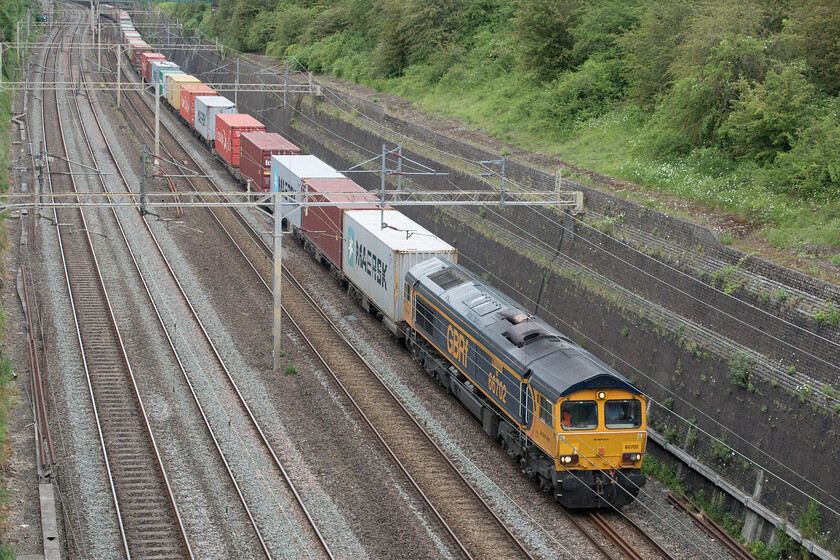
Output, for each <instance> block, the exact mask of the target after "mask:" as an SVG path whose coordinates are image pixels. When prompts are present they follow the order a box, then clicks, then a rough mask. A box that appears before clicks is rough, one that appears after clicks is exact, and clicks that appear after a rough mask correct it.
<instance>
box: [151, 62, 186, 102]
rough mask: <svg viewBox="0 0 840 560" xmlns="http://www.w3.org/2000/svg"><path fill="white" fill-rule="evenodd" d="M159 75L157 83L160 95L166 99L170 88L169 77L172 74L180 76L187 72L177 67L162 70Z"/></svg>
mask: <svg viewBox="0 0 840 560" xmlns="http://www.w3.org/2000/svg"><path fill="white" fill-rule="evenodd" d="M158 74H159V79H158V83H157V88H158V95H160V96H161V97H163V98H164V99H166V94H167V91H168V89H167V88H168V85H169V75H170V74H179V75H180V74H186V72H184V71H183V70H181V69H180V68H178V67H177V66H171V67H164V68H161V69H160V71H159V72H158Z"/></svg>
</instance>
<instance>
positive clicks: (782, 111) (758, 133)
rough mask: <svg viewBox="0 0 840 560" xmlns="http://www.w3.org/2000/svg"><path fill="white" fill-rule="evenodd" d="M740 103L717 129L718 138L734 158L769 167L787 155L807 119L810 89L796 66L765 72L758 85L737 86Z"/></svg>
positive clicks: (736, 103)
mask: <svg viewBox="0 0 840 560" xmlns="http://www.w3.org/2000/svg"><path fill="white" fill-rule="evenodd" d="M739 90H740V99H738V100H736V101H735V102H734V103H733V110H732V113H731V114H730V115H729V117H728V118H727V120H726V122H725V124H724V125H723V126H722V127H721V131H720V135H721V137H722V138H723V139H724V141H725V142H727V143H728V144H729V145H730V146H731V150H732V154H733V155H734V156H735V157H748V158H750V159H753V160H755V161H757V162H759V163H762V164H765V163H772V162H773V160H774V159H775V158H776V156H777V155H778V154H779V153H782V152H787V151H790V149H791V147H792V146H793V144H794V143H795V142H796V138H797V135H798V132H799V130H800V129H801V128H802V125H803V124H804V123H805V122H806V119H807V118H808V117H809V116H810V112H811V107H812V103H813V97H814V86H813V85H812V84H811V83H809V82H808V80H806V79H805V76H804V68H803V67H802V65H799V64H790V65H785V66H783V67H781V68H779V69H775V70H771V71H770V72H768V74H767V77H766V78H765V80H764V81H763V82H761V83H757V84H754V85H753V84H749V83H748V82H746V81H745V80H742V81H741V82H740V84H739Z"/></svg>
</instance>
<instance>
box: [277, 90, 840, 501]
mask: <svg viewBox="0 0 840 560" xmlns="http://www.w3.org/2000/svg"><path fill="white" fill-rule="evenodd" d="M336 106H337V105H336ZM293 109H294V108H293ZM295 111H296V113H297V114H298V115H299V116H302V117H304V118H308V117H306V115H304V114H302V112H300V111H298V110H296V109H295ZM363 117H364V118H367V117H366V116H364V115H363ZM372 122H375V121H372ZM377 126H378V127H379V128H381V129H383V130H386V127H384V125H381V124H379V123H377ZM322 128H323V127H322ZM325 130H326V129H325ZM327 132H329V133H331V134H335V133H334V132H333V131H329V130H328V131H327ZM336 136H338V135H337V134H336ZM343 140H345V141H346V139H343ZM412 141H414V140H412ZM415 142H416V141H415ZM348 143H349V144H351V145H355V146H356V147H357V148H359V149H362V150H365V151H367V152H368V153H371V154H375V152H373V151H371V150H367V149H365V148H363V147H361V146H358V145H356V144H354V143H352V142H348ZM430 149H435V150H437V148H434V147H430ZM437 151H440V150H437ZM448 155H450V156H453V154H448ZM454 157H459V158H460V156H454ZM460 159H462V161H466V162H469V163H475V162H472V161H471V160H467V159H466V158H460ZM491 211H492V210H491ZM587 225H588V224H587ZM631 248H632V247H631ZM642 254H645V253H642ZM645 256H647V257H648V258H652V257H651V256H650V255H645ZM677 272H679V273H682V274H685V273H683V272H682V271H679V270H677ZM695 280H697V279H695ZM698 281H699V280H698ZM520 293H521V292H520ZM523 295H524V294H523ZM726 295H729V296H730V297H734V296H731V294H726ZM759 310H760V308H759ZM760 311H762V312H764V313H767V312H766V311H764V310H760ZM770 315H771V316H773V315H772V314H770ZM553 316H554V315H553ZM555 317H556V316H555ZM774 317H775V316H774ZM558 319H559V318H558ZM564 324H565V322H564ZM569 326H570V327H571V325H569ZM794 327H797V326H796V325H794ZM572 328H573V327H572ZM575 330H577V329H575ZM578 332H579V331H578ZM580 334H583V333H580ZM593 342H594V341H593ZM602 348H603V347H602ZM603 349H604V350H605V351H607V352H608V353H609V354H610V355H612V356H614V357H615V358H618V359H619V360H621V358H620V357H618V356H616V355H615V354H613V353H612V352H610V351H609V350H607V349H606V348H603ZM621 361H622V363H625V365H627V366H628V367H630V368H632V369H634V370H635V371H636V372H638V373H639V374H640V375H642V376H643V377H645V378H647V379H650V380H651V381H654V382H655V380H653V379H651V378H650V377H649V376H647V375H645V374H644V373H643V372H641V371H639V370H638V369H637V368H635V367H633V366H632V365H631V364H627V363H626V362H625V361H624V360H621ZM657 384H658V385H659V386H660V387H662V388H663V389H665V390H666V391H668V392H669V393H670V394H672V395H674V396H675V397H677V398H679V399H680V400H681V401H682V402H684V403H686V404H687V405H688V406H689V407H691V408H694V409H695V410H697V411H698V412H701V414H703V415H704V416H706V417H707V418H708V419H709V420H711V421H712V422H714V423H715V424H717V425H719V426H721V427H722V428H723V429H724V430H726V431H730V432H731V430H729V429H728V428H726V426H723V424H721V423H720V422H717V421H716V420H715V419H713V418H711V417H709V416H708V415H706V414H705V413H703V411H702V410H700V409H698V408H697V407H695V406H694V405H692V404H691V403H689V402H688V401H686V400H685V399H683V398H682V397H680V396H679V395H678V394H676V393H674V392H673V391H670V389H668V388H667V387H664V386H663V385H662V384H660V383H658V382H657ZM675 416H677V417H678V418H679V419H681V420H682V421H683V422H686V423H687V424H688V425H690V426H691V427H692V428H697V429H699V428H698V427H696V426H694V425H693V424H691V423H690V422H688V421H687V420H686V419H685V418H683V417H681V416H679V415H676V414H675ZM700 431H701V432H702V433H704V434H705V435H708V436H709V437H710V438H712V439H714V440H718V438H716V437H715V436H712V435H711V434H709V433H708V432H706V431H705V430H700ZM731 433H733V434H734V435H735V436H736V437H738V438H739V439H741V440H743V441H744V442H746V443H748V444H749V445H751V446H752V447H754V448H756V447H755V446H754V444H752V443H751V442H749V441H747V440H745V439H744V438H742V437H741V436H739V435H738V434H735V433H734V432H731ZM756 449H757V448H756ZM757 450H758V451H759V452H760V453H762V454H764V455H765V456H767V457H768V458H770V459H771V460H772V461H775V462H777V463H779V464H780V465H782V466H783V467H784V468H786V469H788V470H790V469H789V467H787V466H786V465H784V464H783V463H781V462H780V461H778V460H777V459H775V458H773V457H770V456H769V455H768V454H766V452H764V451H763V450H760V449H757ZM739 455H740V456H741V457H742V458H743V459H745V460H747V461H749V462H750V463H751V464H755V465H756V466H758V467H759V468H763V469H765V470H768V469H766V467H764V466H762V465H760V464H758V463H757V462H756V461H754V460H752V459H749V458H747V457H745V456H744V455H743V454H741V453H739ZM768 472H769V473H770V474H771V475H774V476H777V475H775V473H773V472H772V471H770V470H768ZM800 477H801V475H800ZM803 480H805V479H804V478H803ZM806 482H808V483H809V484H811V485H814V484H813V483H810V481H807V480H806ZM786 484H789V483H787V482H786ZM814 486H816V487H817V488H819V489H820V490H822V491H824V490H823V489H822V488H820V487H819V486H817V485H814ZM797 490H799V489H797ZM800 491H801V490H800ZM803 493H804V492H803ZM806 495H808V494H806ZM809 497H811V496H809ZM831 497H832V498H834V499H837V498H835V497H834V496H831ZM823 505H824V504H823ZM828 509H830V508H828ZM832 511H833V510H832ZM835 513H836V512H835Z"/></svg>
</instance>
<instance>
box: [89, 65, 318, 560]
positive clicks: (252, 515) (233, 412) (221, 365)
mask: <svg viewBox="0 0 840 560" xmlns="http://www.w3.org/2000/svg"><path fill="white" fill-rule="evenodd" d="M83 83H84V80H83ZM93 116H94V120H95V121H96V123H97V125H98V127H99V131H100V133H101V134H102V137H103V139H104V142H105V144H106V148H107V151H108V152H109V156H110V158H111V159H112V160H113V162H114V165H115V166H116V168H117V172H118V174H119V176H120V179H121V181H122V183H123V186H124V187H125V191H126V192H128V191H130V188H129V182H128V180H127V179H126V177H125V175H124V174H123V171H122V170H121V169H120V165H119V162H118V160H117V158H116V157H115V155H114V152H113V149H112V147H111V145H110V143H108V140H107V137H106V136H105V134H104V132H103V131H102V126H101V123H100V122H99V118H98V116H97V115H96V113H95V112H94V113H93ZM103 186H104V185H103ZM114 217H115V219H116V221H117V226H118V228H119V230H120V232H121V233H122V235H123V239H124V241H125V243H126V246H127V247H128V248H129V251H132V250H131V247H130V244H129V241H128V239H127V238H126V234H125V231H124V229H123V226H122V224H121V223H120V222H121V220H120V218H119V217H118V216H117V214H116V212H114ZM143 223H144V225H145V228H146V231H147V232H148V234H149V235H150V237H151V239H152V240H153V244H154V245H155V247H156V249H155V250H156V253H157V254H158V255H160V257H161V258H162V259H163V261H164V263H165V267H166V269H167V270H168V272H169V273H170V275H171V278H172V279H173V281H174V283H175V285H176V286H177V291H178V292H179V293H180V296H181V297H182V302H183V306H184V308H183V309H182V311H183V313H182V314H181V315H179V316H184V315H186V316H189V317H190V319H191V320H192V321H194V326H195V330H196V335H197V337H195V338H198V339H201V341H202V342H201V343H203V344H206V345H207V347H208V354H210V355H211V356H212V358H211V360H214V361H215V363H214V364H212V365H211V364H208V363H205V364H203V366H202V368H205V369H208V370H212V368H213V367H215V368H217V369H216V370H215V371H213V372H212V373H213V374H215V375H216V377H218V378H219V379H222V380H226V381H227V385H224V386H223V387H218V386H217V387H215V388H214V389H213V391H214V393H215V396H216V399H217V400H218V401H219V403H218V404H220V403H221V402H225V403H228V404H230V405H233V406H231V407H230V408H227V409H226V410H224V411H223V412H222V416H224V417H225V418H226V419H227V420H228V422H229V423H228V425H227V427H228V431H230V430H229V428H230V426H231V424H238V425H239V426H240V430H244V431H247V432H248V434H247V435H243V434H242V431H240V432H239V433H238V436H237V437H240V438H241V439H243V440H247V439H248V438H249V437H250V438H251V441H250V445H247V449H248V451H247V452H246V455H249V456H252V455H259V454H262V455H263V457H262V458H261V460H262V462H261V463H260V464H263V465H274V466H275V467H276V469H277V471H278V473H279V474H280V475H281V479H282V480H283V481H284V483H285V484H286V485H287V487H288V490H289V491H290V492H291V494H292V495H293V496H294V500H295V501H297V503H298V505H299V507H300V509H301V511H302V515H303V516H304V517H305V518H306V519H307V521H308V523H309V525H310V527H311V531H312V533H313V537H312V540H313V542H316V543H317V544H316V545H315V546H316V547H320V549H321V550H322V552H323V553H324V556H325V557H327V558H333V555H332V552H331V551H330V548H329V546H328V544H327V543H326V541H325V539H324V538H323V536H322V535H321V533H320V530H319V529H318V527H317V525H316V524H315V522H314V520H313V519H312V517H311V515H310V513H309V511H308V510H307V508H306V506H305V504H304V503H303V501H302V499H301V497H300V495H299V493H298V490H297V489H296V488H295V485H294V484H293V483H292V481H291V479H290V478H289V476H288V474H287V473H286V470H285V468H284V466H283V464H282V463H281V461H280V460H279V458H278V455H277V453H276V452H275V451H274V449H273V447H272V446H271V444H270V443H269V442H268V439H267V437H266V435H265V433H264V431H263V429H262V427H261V426H260V424H259V423H258V422H257V420H256V418H255V416H254V414H253V413H252V411H251V409H250V408H249V407H248V404H247V403H246V402H245V399H244V397H243V396H242V394H241V392H240V391H239V388H238V387H237V385H236V382H235V381H234V379H233V377H232V376H231V373H230V370H229V369H228V367H227V365H226V364H225V362H224V360H223V359H222V357H221V356H220V354H219V352H218V350H217V349H216V347H215V345H214V344H213V342H212V340H211V338H210V336H209V334H208V332H207V330H206V328H205V327H204V325H203V324H202V322H201V319H200V318H199V316H198V313H197V312H196V310H195V308H194V307H193V305H192V303H191V302H190V298H189V297H188V295H187V294H186V292H185V290H184V289H183V287H182V286H181V285H180V282H179V281H178V278H177V275H176V274H175V272H174V270H173V269H172V267H171V266H170V263H169V262H168V260H166V257H165V255H164V253H163V250H162V248H161V246H160V243H159V242H158V239H157V237H156V236H155V233H154V232H153V230H152V228H151V227H150V224H149V222H148V220H146V219H145V218H144V220H143ZM132 259H133V260H134V265H135V268H136V269H137V272H138V274H139V276H140V279H141V281H142V282H143V285H144V287H145V289H146V292H147V295H148V297H149V299H150V301H151V304H152V306H153V308H154V310H155V312H156V314H157V316H158V319H159V321H160V323H161V326H162V328H163V329H164V332H165V334H166V337H167V338H168V339H169V342H170V346H171V348H172V350H173V353H174V354H175V358H176V360H177V361H178V364H179V366H180V368H181V372H182V374H183V375H184V377H185V381H186V383H187V385H188V387H189V392H190V393H191V395H192V397H193V399H194V401H195V404H196V406H197V407H198V410H199V413H200V414H201V416H202V418H203V420H204V423H205V426H206V428H207V430H208V432H209V434H210V437H211V439H212V442H213V445H214V446H215V448H216V450H217V452H218V454H219V456H220V458H221V460H222V462H223V463H224V466H225V469H226V470H227V473H228V475H229V477H230V479H231V482H232V484H233V486H234V487H235V490H236V493H237V495H238V497H239V499H240V502H241V503H242V505H243V508H244V509H245V511H246V514H247V517H248V518H249V520H250V522H251V524H252V527H253V529H254V531H255V534H256V536H257V539H258V540H259V542H260V546H261V548H262V550H263V552H264V554H265V556H266V557H268V558H272V557H273V556H274V555H275V554H274V553H273V552H272V550H270V549H271V548H272V547H271V546H270V545H269V544H268V542H267V538H266V537H265V535H264V533H266V532H272V531H274V532H276V531H278V530H279V528H280V527H281V526H282V524H278V523H277V517H279V515H278V516H275V517H266V516H265V515H263V516H262V519H259V518H260V517H261V516H260V515H259V514H258V513H257V512H254V511H253V508H251V507H249V504H248V498H247V497H246V496H245V495H244V494H245V493H246V492H245V491H244V490H243V485H242V479H243V478H248V477H254V478H257V479H261V478H264V476H263V475H264V474H265V473H254V472H243V471H242V470H241V467H240V470H239V472H238V474H235V473H234V472H233V471H234V470H236V469H235V467H233V466H232V465H231V464H230V463H229V461H228V458H227V456H226V453H225V451H224V450H223V449H222V448H223V447H224V444H223V443H222V442H221V440H222V439H224V438H220V437H219V436H218V432H219V430H218V429H214V427H213V425H212V424H213V420H212V417H213V416H214V411H212V410H208V408H207V407H206V406H205V405H203V404H202V402H201V398H200V397H199V395H198V394H197V388H196V383H195V380H193V379H191V378H190V375H189V374H188V373H187V371H186V368H185V366H184V363H183V362H182V360H181V358H180V357H179V356H178V351H177V350H176V345H175V343H174V341H173V339H172V337H171V333H170V330H171V325H170V326H169V327H167V324H166V320H165V319H164V318H163V317H162V316H161V312H160V309H159V308H158V306H157V305H156V303H155V298H154V297H153V295H152V293H151V290H150V287H149V285H148V284H147V282H146V280H145V279H144V278H143V273H142V271H141V267H140V265H139V264H138V262H137V259H136V258H135V255H134V253H133V251H132ZM175 328H180V329H182V330H183V329H184V328H185V327H184V325H183V324H181V326H180V327H179V326H178V325H175ZM201 343H198V342H196V344H201ZM219 393H223V394H219ZM237 405H238V406H237ZM215 416H217V417H218V416H219V414H218V413H216V414H215ZM217 423H218V418H217ZM243 426H244V427H243ZM217 427H218V426H217ZM243 448H245V444H243ZM264 491H265V493H266V494H267V495H269V496H270V497H271V496H273V491H272V489H271V488H270V487H267V488H265V489H264ZM289 529H290V531H289V532H290V533H294V534H297V530H296V529H294V528H289ZM302 546H304V547H303V548H300V549H299V550H298V552H299V553H300V554H301V555H311V548H312V547H309V546H307V545H302ZM274 552H275V553H276V554H278V555H279V554H280V553H282V552H283V551H279V550H278V551H274Z"/></svg>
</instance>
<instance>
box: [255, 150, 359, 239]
mask: <svg viewBox="0 0 840 560" xmlns="http://www.w3.org/2000/svg"><path fill="white" fill-rule="evenodd" d="M344 178H345V177H344V175H342V174H341V173H339V172H338V171H336V170H335V169H333V168H332V167H330V166H329V165H327V164H326V163H324V162H323V161H321V160H320V159H318V158H317V157H315V156H313V155H305V156H304V155H299V156H271V192H278V191H279V192H283V193H289V194H285V195H283V200H282V201H281V204H282V215H283V217H284V218H286V221H288V222H289V223H290V224H291V225H293V226H294V227H298V228H299V227H300V225H301V224H300V208H299V207H298V205H299V204H300V202H299V198H298V196H297V195H295V194H294V193H299V192H301V190H302V188H303V180H304V179H344Z"/></svg>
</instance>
